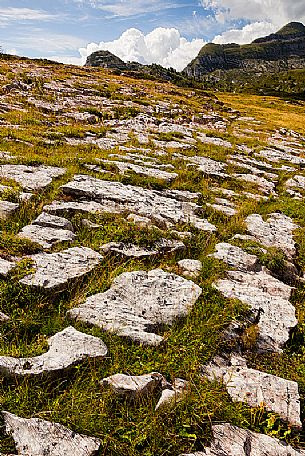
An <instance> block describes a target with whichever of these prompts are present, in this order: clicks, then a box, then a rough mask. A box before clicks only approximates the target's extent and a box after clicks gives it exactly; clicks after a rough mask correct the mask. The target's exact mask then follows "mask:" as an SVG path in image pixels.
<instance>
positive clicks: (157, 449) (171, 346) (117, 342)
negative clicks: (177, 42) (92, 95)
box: [0, 59, 305, 456]
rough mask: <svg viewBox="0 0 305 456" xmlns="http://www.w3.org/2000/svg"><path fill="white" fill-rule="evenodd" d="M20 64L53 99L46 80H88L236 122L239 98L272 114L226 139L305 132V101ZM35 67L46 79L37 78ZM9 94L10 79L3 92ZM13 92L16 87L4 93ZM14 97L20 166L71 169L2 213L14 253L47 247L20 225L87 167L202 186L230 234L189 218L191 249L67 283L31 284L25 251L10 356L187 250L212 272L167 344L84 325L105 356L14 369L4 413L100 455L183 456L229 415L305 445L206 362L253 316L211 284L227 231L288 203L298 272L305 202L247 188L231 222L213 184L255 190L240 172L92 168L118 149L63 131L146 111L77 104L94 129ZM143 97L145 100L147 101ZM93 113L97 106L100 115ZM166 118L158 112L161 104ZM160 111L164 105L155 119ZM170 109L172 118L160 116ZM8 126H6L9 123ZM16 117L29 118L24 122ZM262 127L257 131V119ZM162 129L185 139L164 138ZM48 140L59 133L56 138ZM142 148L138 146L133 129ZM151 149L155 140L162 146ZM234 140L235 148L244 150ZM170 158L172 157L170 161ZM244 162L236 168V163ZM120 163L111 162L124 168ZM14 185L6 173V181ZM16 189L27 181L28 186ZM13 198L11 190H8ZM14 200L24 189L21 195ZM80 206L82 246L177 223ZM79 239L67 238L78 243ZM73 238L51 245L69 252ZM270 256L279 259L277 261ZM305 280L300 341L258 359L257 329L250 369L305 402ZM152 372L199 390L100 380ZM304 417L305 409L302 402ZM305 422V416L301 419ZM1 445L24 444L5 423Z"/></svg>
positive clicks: (4, 246) (187, 113)
mask: <svg viewBox="0 0 305 456" xmlns="http://www.w3.org/2000/svg"><path fill="white" fill-rule="evenodd" d="M19 64H20V61H18V60H17V59H16V61H13V62H7V61H5V60H3V61H1V65H0V74H1V85H4V84H8V83H10V82H11V81H13V80H15V79H16V78H17V79H19V80H22V81H23V82H25V83H27V84H29V83H31V84H33V86H32V89H31V96H35V97H36V98H38V99H43V100H44V101H49V102H51V103H53V102H56V101H58V100H60V96H59V95H57V94H56V93H54V94H53V95H52V94H50V92H48V91H46V90H44V88H43V84H44V83H46V82H51V81H55V82H56V81H57V82H63V83H65V82H67V81H68V82H67V85H68V86H70V87H73V88H76V89H81V90H82V89H92V90H95V91H96V92H97V93H99V94H100V96H106V97H107V98H108V99H109V100H121V101H128V100H129V101H133V100H134V98H135V99H137V103H138V105H139V109H141V106H149V105H150V104H152V102H154V103H156V102H164V101H166V102H168V103H169V104H171V105H172V106H175V105H178V106H180V107H181V108H182V110H183V115H184V117H185V119H186V120H190V119H191V117H192V115H194V114H198V113H200V112H208V111H209V110H211V109H213V110H217V112H220V113H221V114H222V115H223V116H224V117H227V118H228V119H230V116H231V114H230V112H228V111H227V109H226V108H227V107H231V108H234V109H237V110H239V111H240V112H241V113H242V115H243V116H254V117H255V118H256V119H257V120H259V121H261V123H260V124H259V125H256V126H254V127H253V128H254V130H257V131H256V132H254V133H253V134H249V133H247V134H245V135H243V136H242V138H239V137H238V136H237V135H236V129H238V128H239V129H242V128H247V127H249V125H247V122H246V121H244V122H239V121H232V119H231V123H229V124H228V129H227V131H226V132H225V133H223V134H220V133H219V132H217V131H208V130H207V131H206V133H210V134H211V135H215V136H218V137H220V136H222V137H223V138H224V139H227V140H229V141H231V142H232V144H233V145H237V144H247V145H248V146H251V147H253V148H256V149H257V150H259V149H260V148H262V147H264V146H265V145H266V144H267V140H268V137H269V136H270V133H271V132H272V131H274V130H275V129H277V128H279V127H286V128H288V129H293V130H296V131H298V132H299V133H301V134H304V133H305V105H303V104H301V105H298V106H294V105H288V104H285V103H284V102H283V101H281V100H278V99H276V98H264V99H262V98H259V97H254V96H251V97H250V96H248V95H227V94H221V95H219V99H220V100H221V101H223V102H224V103H225V105H222V104H219V103H215V98H214V97H208V96H206V95H205V94H204V93H203V92H201V91H199V90H195V91H194V90H193V89H191V90H187V89H180V88H179V89H178V88H177V87H175V86H172V85H170V84H157V83H154V82H151V81H142V80H141V82H139V81H135V80H133V79H128V78H124V76H114V75H111V74H109V73H107V72H105V71H101V70H88V69H81V68H76V67H64V66H61V65H53V66H44V65H43V64H42V63H39V62H38V63H36V64H35V63H34V64H32V66H31V67H26V66H23V67H21V68H20V70H19V71H18V65H19ZM33 68H34V69H35V70H36V73H38V76H37V75H36V76H33ZM122 86H125V87H128V88H132V89H133V90H134V91H135V92H136V93H138V95H137V97H133V96H130V95H124V94H122V93H121V92H119V90H120V89H121V88H122ZM0 90H1V88H0ZM2 94H3V95H5V94H6V91H5V90H2ZM8 97H9V98H10V99H11V103H12V104H15V105H18V104H19V103H20V106H21V107H22V108H25V109H26V112H22V111H20V110H19V109H17V108H16V110H14V109H12V110H8V111H4V112H3V113H2V114H0V120H1V122H2V126H1V127H0V148H1V150H5V151H8V152H10V153H11V154H12V155H15V156H16V159H14V160H13V162H14V163H23V164H40V163H44V164H48V165H55V166H62V167H65V168H66V169H67V173H66V174H65V175H64V176H63V177H61V178H59V179H56V180H54V181H53V183H52V184H51V185H50V186H49V187H48V188H47V189H45V190H44V191H42V192H39V193H37V194H35V195H34V197H33V198H32V199H31V200H30V201H29V202H22V203H21V205H20V209H19V211H18V212H17V213H16V215H15V216H13V217H12V218H10V219H9V220H6V221H2V222H1V223H0V230H1V236H0V252H1V255H2V256H4V257H8V258H9V256H10V255H14V256H23V255H28V254H32V253H35V252H37V251H39V249H40V248H39V246H37V245H35V244H33V243H31V242H28V241H25V240H20V239H19V238H18V237H17V236H16V234H17V233H18V231H19V230H20V229H21V228H22V227H23V226H24V225H26V224H28V223H30V222H31V221H32V220H33V219H34V218H35V217H36V216H37V215H38V214H39V213H40V212H41V211H42V207H43V206H44V205H45V204H48V203H51V202H52V201H53V200H54V199H59V198H61V197H62V194H61V190H60V186H61V185H62V184H63V183H65V182H68V181H69V180H70V179H71V178H72V176H73V175H74V174H76V173H89V174H92V175H94V176H96V177H100V178H106V179H110V180H119V181H121V182H124V183H130V184H134V185H141V186H143V187H145V188H158V189H160V188H172V189H182V190H189V191H195V192H201V193H202V197H201V199H200V203H201V204H202V205H203V207H204V211H203V214H204V215H205V216H207V217H208V219H209V221H211V222H212V223H215V224H216V225H217V227H218V232H217V233H214V234H207V233H202V232H199V231H197V230H195V229H192V228H191V227H189V226H184V227H180V228H183V229H185V230H190V231H192V232H193V238H192V239H191V240H186V241H185V243H186V252H184V253H183V256H182V254H181V253H176V254H168V255H165V256H158V257H156V258H154V259H146V260H124V259H122V258H120V257H115V256H112V257H107V258H106V259H105V261H104V262H103V263H102V264H101V266H99V268H98V269H97V270H95V271H94V272H93V273H91V274H89V276H87V277H86V278H85V279H82V280H79V281H78V282H77V283H73V284H71V285H69V287H68V289H67V290H66V291H64V292H59V293H57V294H56V293H55V294H52V295H50V294H48V293H45V292H42V291H41V292H37V291H34V290H33V289H31V288H25V287H24V286H21V285H20V284H19V282H18V280H19V279H20V277H22V276H23V275H25V274H26V273H27V272H28V271H29V270H30V269H31V262H30V261H27V260H23V261H22V262H21V263H20V265H19V267H18V269H17V270H15V271H13V272H12V273H11V275H10V277H9V278H8V279H5V280H4V279H2V280H0V291H1V293H0V309H1V311H3V312H5V313H7V314H9V315H10V316H11V317H12V318H11V321H10V322H8V323H6V324H4V325H3V326H1V336H0V354H1V355H10V356H35V355H37V354H40V353H43V352H44V351H45V350H46V348H47V343H46V339H47V337H49V336H51V335H53V334H54V333H55V332H57V331H60V330H62V329H64V328H65V327H66V326H68V325H69V324H70V322H69V321H68V320H67V319H66V311H67V310H68V309H70V308H72V307H75V306H76V305H78V304H80V303H81V302H83V301H84V299H85V298H86V296H89V295H91V294H93V293H96V292H99V291H104V290H106V289H107V288H108V287H109V286H110V285H111V283H112V280H113V279H114V278H115V277H116V276H117V275H118V274H120V273H122V272H124V271H132V270H138V269H147V270H148V269H152V268H157V267H161V268H164V269H166V270H170V271H173V272H178V269H177V260H179V259H181V258H183V257H184V258H195V259H199V260H201V261H202V262H203V270H202V273H201V276H200V277H199V278H198V280H196V282H197V283H198V285H200V286H201V287H202V290H203V293H202V296H201V297H200V299H199V300H198V301H197V303H196V305H195V306H194V308H193V310H192V311H191V312H190V314H189V316H188V317H187V318H186V319H185V320H183V321H179V322H177V323H176V324H175V325H174V326H173V327H170V328H160V332H162V334H163V335H164V336H165V341H164V343H163V344H162V345H161V346H160V347H157V348H147V347H142V346H139V345H136V344H134V343H132V342H129V341H126V340H122V339H121V338H119V337H116V336H114V335H110V334H108V333H104V332H102V331H101V330H99V329H97V328H90V327H88V326H85V325H82V324H80V323H76V324H75V327H76V329H78V330H82V331H84V332H86V333H88V334H92V335H95V336H98V337H101V338H102V339H103V341H104V342H105V343H106V345H107V346H108V349H109V354H108V357H107V359H106V360H102V361H87V362H84V363H82V364H81V365H79V366H76V367H74V368H72V369H71V370H70V371H69V372H68V373H66V374H64V375H60V376H59V377H57V378H49V377H44V378H39V379H36V378H26V379H20V378H18V379H17V378H16V379H13V380H7V379H5V378H3V377H0V404H1V409H2V410H8V411H10V412H12V413H16V414H17V415H20V416H23V417H33V416H35V417H40V418H43V419H47V420H52V421H57V422H60V423H61V424H63V425H66V426H68V427H69V428H71V429H73V430H75V431H77V432H80V433H84V434H88V435H92V436H96V437H98V438H100V439H101V441H102V446H101V452H100V454H101V455H116V456H119V455H120V456H121V455H122V454H125V455H128V456H138V455H145V456H153V455H154V456H161V455H162V456H163V455H179V454H180V453H182V452H188V451H195V450H200V449H202V448H203V445H204V444H205V443H207V442H208V441H209V439H210V425H211V423H215V422H223V421H226V422H230V423H233V424H236V425H239V426H241V427H245V428H249V429H252V430H256V431H260V432H266V433H268V434H270V435H273V436H276V437H279V438H282V439H285V440H287V441H289V442H291V443H293V444H296V445H301V446H302V447H304V448H305V434H303V433H296V432H295V431H294V430H293V429H291V428H290V427H289V426H288V425H287V424H285V423H283V422H281V421H280V420H279V419H278V418H277V417H276V416H275V415H274V414H271V413H266V412H265V411H264V408H263V407H262V408H259V409H251V408H250V407H247V406H245V405H243V404H240V403H232V401H231V399H230V398H229V396H228V394H227V393H226V391H225V389H224V387H222V386H221V385H220V384H218V383H216V382H215V383H210V382H207V381H205V380H203V379H202V378H201V376H200V366H201V365H203V364H204V363H206V362H207V361H208V360H210V359H211V357H213V355H215V354H216V353H218V352H219V351H220V350H221V349H222V347H223V343H222V340H221V333H222V331H223V330H224V329H225V328H226V327H227V326H228V325H229V323H230V322H232V321H233V320H235V319H239V318H243V316H244V315H246V313H247V309H246V308H245V306H243V305H241V303H239V302H238V301H235V300H228V299H224V298H223V297H222V296H221V295H220V293H218V292H217V291H216V290H215V289H214V288H213V285H212V284H213V282H214V281H215V280H216V279H217V278H218V277H222V276H223V275H224V273H225V270H226V266H225V265H224V264H222V263H221V262H219V261H216V260H213V259H211V257H208V255H209V254H210V253H212V252H213V249H214V246H215V244H216V243H217V242H219V241H227V240H229V239H230V238H231V237H232V235H234V234H236V233H245V226H244V223H243V220H244V219H245V217H246V216H247V215H249V214H251V213H260V214H262V215H266V214H268V213H270V212H274V211H276V210H281V211H283V212H284V213H285V214H286V215H289V216H291V217H292V218H293V219H294V220H295V221H296V223H298V224H299V225H300V230H299V231H298V233H297V236H296V239H297V245H298V258H297V263H298V265H299V268H300V271H302V270H304V267H305V245H304V230H305V209H304V204H303V202H302V201H295V200H292V199H291V198H288V197H287V195H286V194H285V192H284V190H281V189H280V188H279V197H278V198H276V199H275V198H273V197H270V198H269V199H268V200H267V201H265V202H259V203H258V202H255V201H252V200H251V201H249V200H247V199H246V198H241V199H239V200H238V201H237V205H238V207H239V213H238V214H237V215H236V216H234V217H232V218H228V217H226V216H224V215H222V214H219V213H217V212H215V211H214V210H212V209H211V208H208V207H206V206H205V202H207V201H212V200H213V196H212V194H211V192H210V190H209V189H210V186H211V185H215V184H216V183H217V184H218V185H219V186H221V187H224V188H230V189H232V190H235V191H238V190H241V189H242V190H251V189H252V190H254V189H256V187H255V186H254V187H253V186H251V185H250V184H245V183H241V182H238V181H234V180H227V181H222V180H219V181H218V182H215V180H214V179H211V178H206V177H204V176H203V174H202V173H201V172H199V171H196V170H194V169H193V168H188V167H187V166H186V165H185V162H183V161H181V160H179V159H174V158H173V160H172V163H173V164H174V165H175V166H176V169H177V170H178V171H177V172H178V174H179V177H178V178H177V179H176V180H175V181H174V182H173V183H172V184H164V182H162V181H158V180H153V179H149V178H144V177H140V176H138V175H135V174H131V175H129V176H121V175H119V174H117V173H116V175H109V174H107V173H105V174H100V173H90V172H89V171H88V170H87V169H85V168H84V167H83V163H90V162H94V159H95V158H103V157H107V155H108V152H106V151H102V150H100V149H99V148H98V147H97V146H94V145H87V146H83V145H80V146H69V145H67V143H66V142H65V140H64V137H67V136H68V137H75V138H82V137H84V136H85V135H86V134H87V132H91V133H95V134H97V135H100V136H101V137H102V136H104V135H105V132H106V131H107V130H108V129H109V127H107V126H105V125H104V120H105V119H107V118H126V117H127V118H128V117H133V116H135V115H136V114H137V112H138V111H136V110H129V111H128V112H127V111H126V109H124V108H122V107H121V108H120V107H118V106H117V107H116V108H115V109H114V110H112V109H109V111H107V110H106V111H103V112H101V111H100V110H98V109H97V108H94V107H92V106H90V105H86V104H80V108H79V111H87V112H91V113H94V114H95V115H96V116H97V118H98V122H97V123H96V124H94V125H90V126H88V125H83V124H81V123H80V122H76V121H74V120H73V119H68V120H67V118H65V121H67V122H68V125H60V124H59V123H58V119H60V118H61V113H56V114H55V113H50V112H45V110H43V109H42V108H35V107H34V106H33V105H32V104H29V102H28V100H27V97H25V96H24V95H18V92H17V93H16V92H12V95H10V94H9V95H8ZM140 101H141V103H140ZM90 110H91V111H90ZM155 115H156V114H155ZM157 116H158V115H157ZM159 116H160V118H161V117H162V114H160V115H159ZM5 125H6V126H5ZM14 125H19V127H18V128H14ZM251 128H252V127H251ZM158 139H162V140H164V139H165V140H169V139H173V138H172V137H171V138H168V137H166V138H165V137H164V135H163V136H161V137H160V138H158ZM47 140H52V141H53V142H52V143H48V142H47ZM129 144H130V145H134V146H138V143H137V141H136V140H135V139H134V138H133V137H132V135H131V137H130V143H129ZM150 146H151V147H152V150H153V149H154V145H153V143H151V144H150ZM233 150H234V149H233ZM233 150H231V149H230V150H229V149H226V148H223V147H216V146H211V145H204V144H197V146H194V148H193V149H192V150H190V151H187V152H185V154H187V155H194V154H197V155H203V156H208V157H211V158H213V159H216V160H220V161H224V160H225V159H226V157H227V155H228V154H230V153H232V151H233ZM164 162H165V163H167V162H168V159H166V158H164ZM230 169H231V170H232V171H233V170H234V167H231V168H230ZM112 171H113V169H112ZM3 183H5V182H3ZM17 188H18V187H17ZM5 196H7V195H5ZM13 198H15V196H13ZM81 218H82V217H81V216H80V215H76V216H74V217H70V220H71V221H72V223H73V225H74V228H75V231H76V233H77V236H78V239H77V241H76V242H75V243H74V244H69V246H70V245H84V246H89V247H91V248H93V249H94V250H96V251H99V249H100V247H101V245H102V244H104V243H107V242H110V241H128V242H134V243H137V244H139V245H145V246H149V245H152V244H153V242H154V241H155V240H157V239H160V238H161V237H169V238H170V237H173V236H172V235H171V234H170V233H169V232H167V231H164V232H162V231H160V230H157V229H156V230H149V229H146V228H138V227H136V226H135V225H133V224H132V223H126V219H125V217H124V216H113V215H106V214H105V215H95V216H94V215H91V216H89V218H90V219H91V220H92V221H94V222H97V223H99V224H100V225H101V227H100V228H98V229H94V230H89V229H88V228H86V227H84V226H83V225H82V224H81ZM67 245H68V244H67ZM64 246H65V245H64V244H61V245H59V246H56V247H54V248H53V250H52V251H56V250H60V249H62V248H63V247H64ZM280 260H281V259H280V258H279V256H278V252H274V251H272V249H271V250H270V252H269V256H268V255H267V257H266V259H265V261H266V262H268V261H269V263H270V264H271V263H272V261H273V267H274V268H276V267H277V265H278V263H279V264H280ZM270 264H269V266H270ZM304 296H305V289H304V286H303V285H300V286H299V287H298V289H297V291H296V292H295V295H294V304H295V306H296V309H297V314H298V319H299V325H298V327H297V329H296V330H295V331H294V333H293V334H292V337H291V341H290V342H289V344H288V345H287V348H286V349H285V350H284V353H283V354H282V355H274V354H273V355H268V356H266V355H264V356H263V355H258V354H256V353H255V352H254V349H253V347H254V343H255V331H254V330H253V331H252V333H251V331H249V332H248V333H247V335H246V338H247V340H245V346H246V347H247V349H248V351H247V356H248V359H249V361H251V364H252V366H255V367H257V368H259V369H264V370H265V371H267V372H270V373H273V374H276V375H279V376H283V377H285V378H287V379H291V380H296V381H297V382H298V383H299V388H300V394H301V401H302V408H304V400H305V306H304ZM151 371H158V372H161V373H162V374H163V375H165V376H166V377H167V379H168V380H171V379H173V378H174V377H182V378H184V379H187V380H189V381H190V387H189V394H188V395H187V396H186V398H185V399H184V400H182V401H181V402H179V403H178V404H176V406H175V407H174V408H172V409H169V410H163V411H159V412H155V411H154V406H155V402H156V398H148V399H147V398H143V399H142V400H139V401H138V402H136V403H131V402H128V401H126V400H122V399H118V398H115V397H113V395H111V394H110V393H109V392H107V391H105V390H102V388H101V386H100V383H99V382H100V380H101V379H102V378H103V377H105V376H109V375H111V374H115V373H117V372H123V373H127V374H133V375H138V374H144V373H148V372H151ZM302 413H303V412H302ZM303 418H304V416H303ZM0 450H1V451H2V452H3V453H6V452H9V451H13V450H14V447H13V443H12V440H11V439H10V438H8V437H7V436H6V435H5V433H4V428H3V427H1V428H0Z"/></svg>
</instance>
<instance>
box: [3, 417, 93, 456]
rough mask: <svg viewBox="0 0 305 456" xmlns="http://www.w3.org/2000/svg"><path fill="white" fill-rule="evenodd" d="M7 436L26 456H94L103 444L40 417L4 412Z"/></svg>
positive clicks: (19, 451)
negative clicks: (25, 416)
mask: <svg viewBox="0 0 305 456" xmlns="http://www.w3.org/2000/svg"><path fill="white" fill-rule="evenodd" d="M2 414H3V417H4V423H5V429H6V433H7V434H9V435H11V436H12V437H13V439H14V441H15V445H16V448H17V451H18V453H19V454H20V455H23V456H46V455H48V456H62V455H65V456H94V455H95V454H96V452H97V451H98V449H99V447H100V441H99V440H98V439H96V438H92V437H87V436H85V435H81V434H77V433H76V432H74V431H70V430H69V429H67V428H66V427H64V426H62V425H61V424H58V423H52V422H50V421H45V420H41V419H39V418H30V419H26V418H20V417H18V416H16V415H13V414H12V413H9V412H2Z"/></svg>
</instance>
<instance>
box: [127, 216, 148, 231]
mask: <svg viewBox="0 0 305 456" xmlns="http://www.w3.org/2000/svg"><path fill="white" fill-rule="evenodd" d="M127 220H128V221H129V222H133V223H134V224H135V225H137V226H139V227H140V228H147V227H152V226H153V224H152V221H151V219H149V218H148V217H141V216H140V215H137V214H129V215H128V217H127Z"/></svg>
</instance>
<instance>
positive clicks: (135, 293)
mask: <svg viewBox="0 0 305 456" xmlns="http://www.w3.org/2000/svg"><path fill="white" fill-rule="evenodd" d="M201 291H202V290H201V288H200V287H199V286H198V285H196V284H195V283H194V282H192V281H190V280H186V279H184V278H183V277H180V276H178V275H175V274H170V273H168V272H164V271H163V270H162V269H154V270H152V271H148V272H146V271H134V272H126V273H123V274H121V275H120V276H118V277H117V278H116V279H115V280H114V282H113V284H112V286H111V288H110V289H109V290H107V291H106V292H105V293H98V294H96V295H93V296H90V297H89V298H88V299H87V300H86V302H85V303H84V304H82V305H80V306H79V307H76V308H74V309H71V310H70V311H69V312H68V316H69V317H70V318H73V319H76V320H79V321H83V322H86V323H89V324H92V325H96V326H99V327H100V328H103V329H104V330H106V331H110V332H115V333H116V334H118V335H120V336H125V337H129V338H131V339H132V340H134V341H137V342H140V343H142V344H147V345H158V344H159V343H160V342H161V341H162V340H163V337H162V336H160V335H157V334H156V333H155V331H156V329H157V328H158V326H159V325H162V324H166V325H171V324H172V323H173V322H174V321H175V320H176V319H178V318H180V317H185V316H186V315H187V313H188V312H189V311H190V310H191V308H192V306H193V304H194V303H195V302H196V301H197V299H198V298H199V296H200V294H201Z"/></svg>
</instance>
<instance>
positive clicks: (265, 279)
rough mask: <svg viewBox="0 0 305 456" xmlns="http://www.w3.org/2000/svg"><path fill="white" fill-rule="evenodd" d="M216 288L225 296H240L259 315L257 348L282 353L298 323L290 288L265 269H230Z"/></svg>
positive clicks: (236, 297) (237, 297)
mask: <svg viewBox="0 0 305 456" xmlns="http://www.w3.org/2000/svg"><path fill="white" fill-rule="evenodd" d="M215 286H216V288H217V289H218V290H219V291H220V292H221V293H222V294H223V295H224V296H225V297H227V298H234V299H239V300H240V301H241V302H243V303H244V304H247V305H248V306H250V308H251V309H252V310H253V311H255V312H257V314H258V319H259V321H258V328H259V335H258V340H257V345H258V348H259V349H260V350H262V351H276V352H281V351H282V348H283V346H284V344H285V343H286V342H287V341H288V339H289V335H290V331H291V329H292V328H294V327H295V326H296V325H297V323H298V322H297V319H296V316H295V308H294V306H293V305H292V304H291V303H290V302H289V298H290V295H291V287H289V286H288V285H286V284H284V283H283V282H281V281H279V280H277V279H275V278H274V277H272V276H271V275H270V274H269V273H268V272H266V271H265V270H262V271H260V272H242V271H229V272H228V278H227V279H221V280H218V281H217V282H216V284H215Z"/></svg>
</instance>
